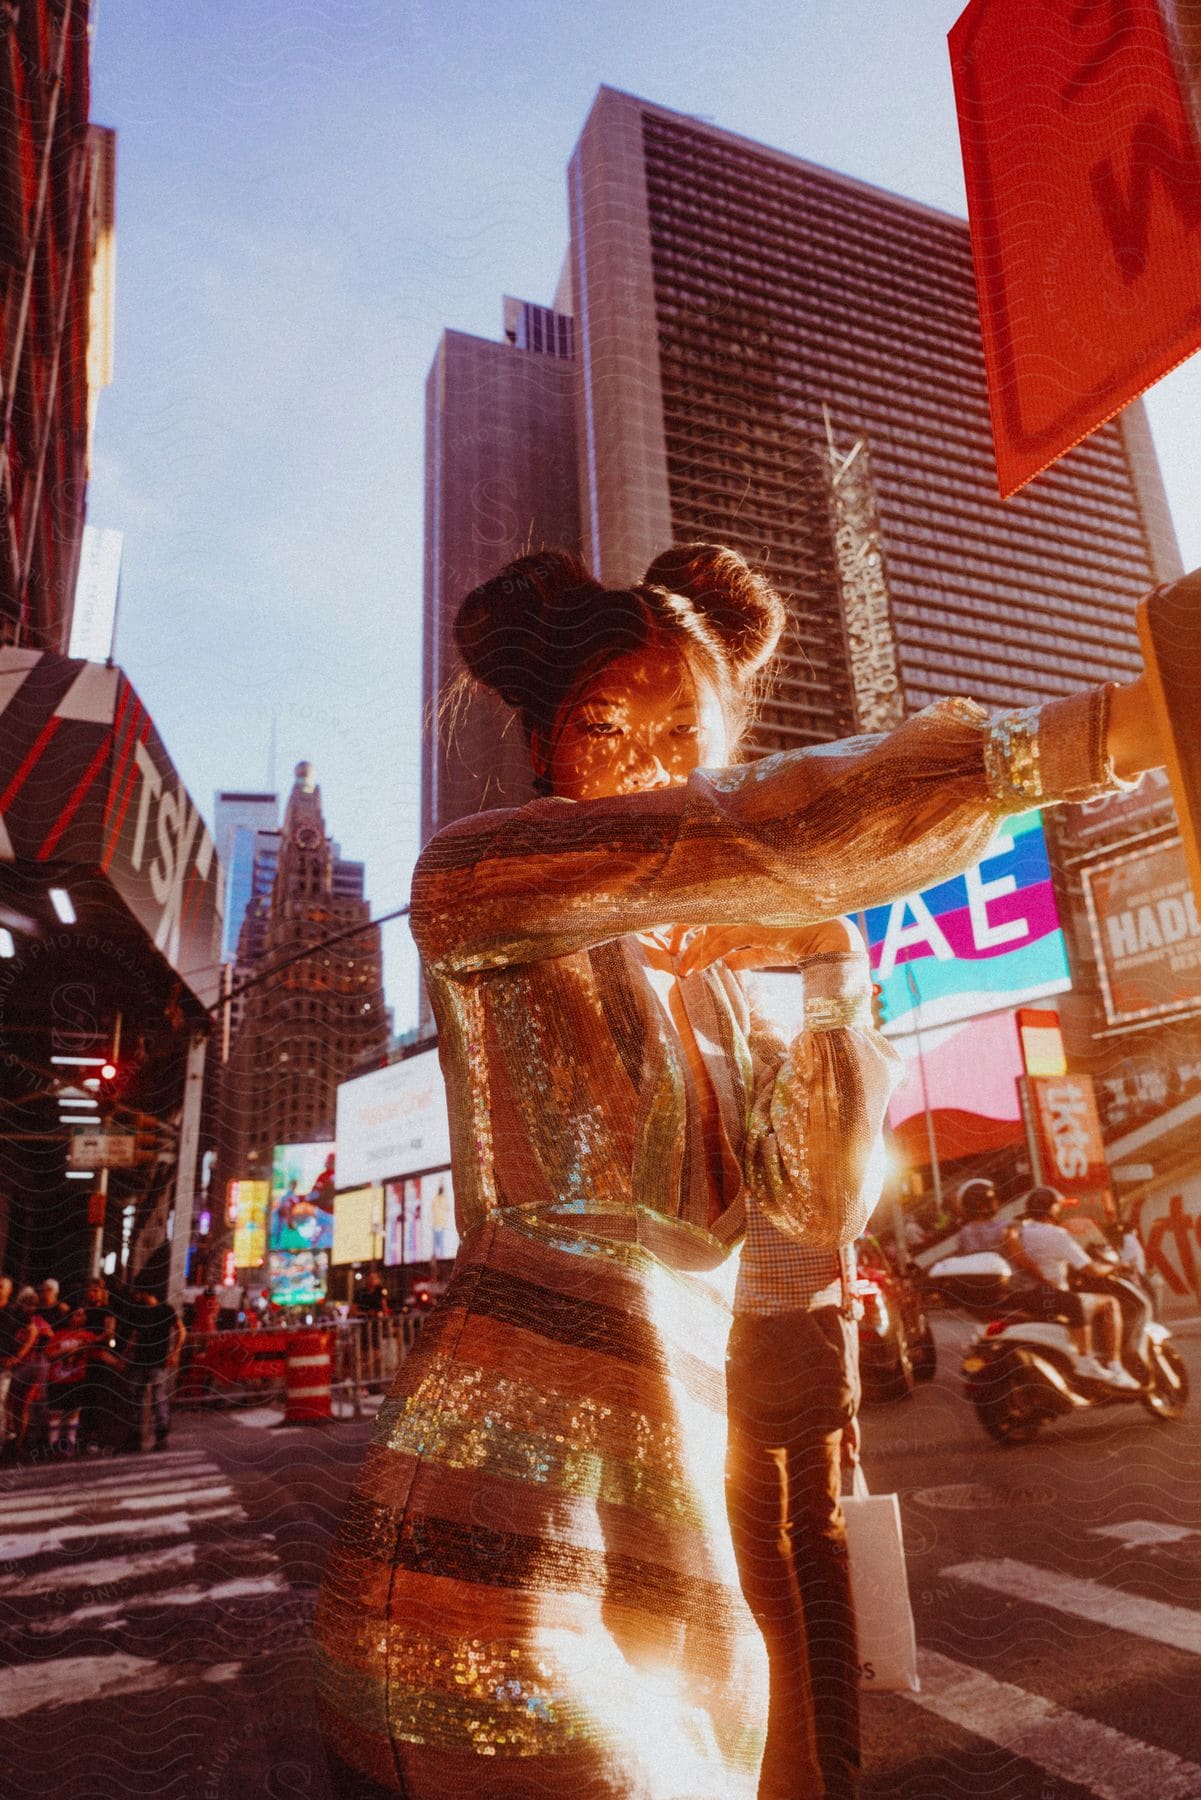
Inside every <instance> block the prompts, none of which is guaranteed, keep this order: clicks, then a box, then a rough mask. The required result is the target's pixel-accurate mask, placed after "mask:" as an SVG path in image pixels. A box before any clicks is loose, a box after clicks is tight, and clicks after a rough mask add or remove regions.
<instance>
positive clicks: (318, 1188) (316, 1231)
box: [268, 1144, 334, 1251]
mask: <svg viewBox="0 0 1201 1800" xmlns="http://www.w3.org/2000/svg"><path fill="white" fill-rule="evenodd" d="M333 1244H334V1146H333V1145H332V1144H277V1145H276V1147H275V1155H274V1157H273V1159H272V1163H271V1224H270V1230H269V1233H268V1247H269V1248H270V1249H271V1250H292V1251H302V1250H310V1251H317V1250H332V1249H333Z"/></svg>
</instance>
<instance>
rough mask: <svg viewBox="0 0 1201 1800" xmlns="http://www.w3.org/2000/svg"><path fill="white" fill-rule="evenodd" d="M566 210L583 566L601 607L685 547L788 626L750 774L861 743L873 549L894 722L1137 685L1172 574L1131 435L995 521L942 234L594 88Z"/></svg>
mask: <svg viewBox="0 0 1201 1800" xmlns="http://www.w3.org/2000/svg"><path fill="white" fill-rule="evenodd" d="M569 190H570V218H571V259H572V276H573V289H574V296H575V315H576V333H575V339H576V354H577V359H578V364H579V389H580V392H581V393H582V394H583V395H585V396H587V400H588V407H587V419H586V427H587V428H586V429H584V430H582V431H581V432H580V434H579V443H580V494H581V509H582V514H583V519H582V524H583V538H584V545H585V550H586V554H587V555H588V558H589V560H590V561H591V563H592V565H593V567H594V568H595V569H596V570H597V572H598V573H599V574H600V575H601V576H602V577H603V578H604V579H605V580H606V581H610V582H620V581H628V580H631V579H634V578H636V577H637V576H638V575H639V574H640V573H641V571H642V570H643V569H644V568H645V567H646V564H647V562H648V560H649V559H650V557H651V556H653V555H655V554H656V553H657V552H658V551H659V550H660V549H662V548H663V547H664V546H665V545H666V544H668V543H671V542H676V541H680V540H683V539H687V538H697V537H700V538H710V539H712V538H717V539H719V540H721V541H723V542H727V543H730V544H733V545H734V546H735V548H737V549H739V550H741V551H743V552H744V553H745V554H746V555H748V556H749V557H751V558H752V559H753V560H756V561H759V562H761V563H764V564H766V566H767V567H768V569H769V570H770V571H771V573H772V575H773V577H774V579H775V581H776V584H777V585H778V586H779V587H780V589H781V590H782V591H783V592H784V593H785V595H786V596H787V597H788V598H789V599H790V601H791V611H792V624H791V630H790V635H789V640H788V642H787V643H786V645H785V653H784V656H783V659H782V663H781V666H780V670H779V675H778V679H777V682H776V685H775V690H774V693H773V695H772V703H771V708H770V711H769V714H768V716H767V719H766V729H765V732H764V734H763V738H762V744H763V747H764V748H768V747H770V748H786V747H788V746H790V745H793V744H801V743H806V742H816V741H820V740H822V739H825V738H830V737H833V736H836V735H838V734H840V733H842V732H843V731H845V730H848V729H853V728H854V727H855V725H856V724H858V723H860V722H861V720H860V719H859V717H858V713H859V711H860V704H859V703H860V702H861V700H862V689H863V683H862V680H859V681H856V680H855V679H854V678H853V677H854V675H855V673H856V671H855V669H854V667H853V664H854V662H855V660H856V659H855V657H854V656H853V655H852V652H853V651H855V650H856V649H858V651H859V653H860V654H859V657H858V660H859V662H860V663H861V664H862V662H863V660H864V645H863V642H862V636H863V631H864V626H865V623H867V621H864V619H863V618H862V611H863V596H861V595H860V596H858V599H859V601H860V606H859V613H860V617H859V618H858V619H856V618H855V617H853V616H849V615H853V613H854V610H855V607H854V602H855V599H856V596H855V595H854V594H853V592H852V591H851V590H852V589H853V588H854V586H855V583H856V577H857V573H858V570H857V563H858V561H859V559H861V557H862V556H863V555H864V554H867V555H868V556H870V555H871V554H872V550H871V548H870V546H871V543H872V541H873V539H874V544H875V551H876V554H877V555H878V558H879V561H880V564H881V566H882V573H883V577H884V581H885V582H886V603H885V606H884V609H883V612H882V614H881V615H880V616H879V617H877V618H876V619H875V620H874V621H870V623H871V631H870V632H869V633H868V637H869V639H870V649H871V652H872V653H873V654H874V655H875V657H876V658H877V659H879V658H881V657H883V658H884V660H885V661H886V662H887V661H891V664H892V667H893V670H894V672H895V677H896V681H897V693H898V714H899V713H900V712H902V711H911V710H916V709H917V708H920V707H922V706H925V705H927V704H929V702H930V701H932V700H934V699H937V698H938V697H939V696H941V695H945V694H947V693H966V694H970V695H971V696H972V697H974V698H975V699H978V700H979V701H981V702H982V703H983V704H985V705H986V706H990V707H1005V706H1012V705H1014V704H1023V703H1028V702H1030V701H1033V700H1040V699H1049V698H1052V697H1053V696H1054V695H1056V694H1063V693H1067V692H1069V691H1070V690H1071V689H1072V688H1074V687H1078V686H1080V685H1081V684H1082V683H1084V682H1089V681H1103V680H1106V679H1121V678H1123V677H1128V676H1129V675H1130V674H1132V673H1133V672H1134V671H1135V669H1136V668H1137V666H1138V661H1139V658H1138V652H1137V645H1136V639H1135V631H1134V621H1133V603H1134V601H1135V600H1136V599H1137V598H1138V596H1139V595H1140V594H1142V593H1144V592H1145V591H1146V590H1147V588H1149V587H1150V586H1152V585H1154V583H1155V581H1156V580H1158V579H1164V578H1167V577H1169V576H1171V575H1174V574H1176V573H1179V568H1180V565H1179V559H1178V554H1177V551H1176V546H1175V540H1174V537H1173V535H1172V532H1171V527H1170V524H1169V523H1168V519H1167V509H1166V503H1165V501H1164V496H1163V491H1162V485H1161V483H1160V481H1159V476H1158V470H1157V467H1156V464H1155V459H1154V454H1153V452H1152V450H1151V448H1150V442H1149V437H1148V433H1147V426H1146V420H1145V415H1144V413H1143V409H1142V407H1141V405H1135V406H1133V407H1131V408H1129V409H1128V410H1127V412H1126V413H1125V414H1124V415H1123V416H1122V418H1121V419H1119V420H1116V421H1114V422H1112V423H1110V424H1108V425H1106V426H1104V427H1102V428H1101V429H1100V430H1099V431H1097V432H1095V433H1094V434H1093V435H1092V436H1091V437H1090V438H1089V439H1088V440H1087V441H1086V442H1085V443H1083V444H1081V445H1080V446H1079V448H1078V449H1076V450H1074V451H1073V452H1072V453H1071V454H1070V455H1069V456H1066V457H1064V458H1062V459H1061V460H1060V461H1059V462H1058V463H1057V464H1056V465H1055V466H1054V467H1053V468H1052V469H1050V470H1048V471H1047V472H1046V473H1045V474H1044V475H1042V476H1040V477H1039V478H1038V480H1036V481H1034V482H1032V483H1031V484H1030V485H1029V486H1028V487H1027V488H1026V489H1025V490H1023V492H1022V493H1021V494H1019V495H1018V496H1016V497H1015V498H1014V499H1012V500H1009V501H1006V502H1002V501H1001V500H1000V499H999V498H998V495H997V486H996V475H995V470H994V464H993V454H992V438H991V432H990V427H989V414H988V400H987V391H986V385H985V376H984V364H983V355H982V350H981V343H980V330H979V321H978V314H977V307H976V295H975V282H974V277H973V272H972V263H971V251H970V243H969V237H968V228H967V225H966V223H965V222H964V221H962V220H960V219H956V218H952V217H949V216H947V215H945V214H943V213H939V212H936V211H934V210H932V209H931V208H928V207H925V206H921V205H918V204H917V203H915V202H913V201H909V200H905V199H901V198H899V197H898V196H896V195H893V194H888V193H885V192H883V191H881V190H880V189H877V188H874V187H871V186H869V185H868V184H866V183H864V182H859V181H854V180H851V179H849V178H848V177H845V176H842V175H838V174H835V173H833V172H832V171H830V170H827V169H822V168H819V167H816V166H815V165H813V164H810V163H806V162H803V161H801V160H800V159H799V158H796V157H792V156H787V155H784V154H783V153H781V152H778V151H774V150H770V149H767V148H765V147H763V146H762V145H758V144H754V143H751V142H748V141H747V140H745V139H742V138H739V137H736V136H735V135H734V134H732V133H730V132H724V131H720V130H717V129H716V128H714V127H711V126H707V125H703V124H700V123H698V122H697V121H695V120H692V119H687V118H683V117H681V116H680V115H678V114H674V113H670V112H667V111H666V110H665V109H663V108H661V107H655V106H650V105H647V104H646V103H645V102H643V101H641V100H638V99H635V98H633V97H632V96H630V95H627V94H620V93H616V92H614V91H612V90H610V89H602V90H601V91H600V93H599V95H598V97H597V99H596V102H595V104H594V106H593V108H592V111H591V114H590V116H589V118H588V121H587V123H586V125H585V127H584V131H583V133H582V135H581V138H580V141H579V144H578V145H577V148H576V151H575V154H574V156H573V158H572V162H571V167H570V171H569ZM858 446H862V448H859V449H858V450H857V447H858ZM853 453H854V454H855V462H853V463H852V464H851V465H850V466H847V459H848V458H849V457H851V456H852V455H853ZM865 456H866V464H867V467H866V470H865V469H864V468H863V466H862V464H863V459H864V457H865ZM844 470H845V475H844V473H843V472H844ZM865 474H866V475H867V479H866V480H865V479H864V476H865ZM844 481H846V482H850V483H852V485H853V486H857V487H858V489H859V492H858V494H857V495H856V496H855V497H854V500H853V502H852V505H851V511H852V512H853V513H854V514H856V515H857V522H854V521H851V522H849V521H848V519H847V517H846V516H845V514H846V510H847V509H846V508H845V507H844V506H842V505H841V504H840V488H841V487H842V485H843V482H844ZM865 546H867V548H866V550H865ZM869 610H870V609H869ZM855 631H858V633H859V634H860V641H859V642H858V643H856V642H855V641H854V639H853V633H854V632H855ZM869 660H870V658H869Z"/></svg>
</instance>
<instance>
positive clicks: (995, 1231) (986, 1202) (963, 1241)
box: [955, 1175, 1016, 1257]
mask: <svg viewBox="0 0 1201 1800" xmlns="http://www.w3.org/2000/svg"><path fill="white" fill-rule="evenodd" d="M955 1200H956V1204H957V1205H958V1207H959V1216H960V1218H961V1219H962V1220H963V1224H962V1225H961V1226H960V1229H959V1236H958V1237H957V1239H956V1240H955V1254H956V1255H957V1256H979V1255H980V1254H981V1252H987V1251H993V1252H995V1253H996V1254H997V1255H999V1256H1005V1257H1008V1255H1009V1248H1010V1246H1011V1245H1012V1242H1013V1239H1014V1237H1015V1236H1016V1228H1015V1227H1014V1226H1013V1225H1008V1224H1006V1223H1005V1222H1004V1221H1003V1220H1001V1219H998V1218H997V1208H998V1207H999V1206H1000V1204H1001V1201H1000V1197H999V1196H998V1194H997V1190H996V1188H995V1187H994V1186H993V1184H992V1182H991V1181H989V1180H988V1179H987V1178H986V1177H984V1176H981V1175H974V1176H973V1177H972V1179H971V1180H970V1181H965V1182H963V1183H962V1185H961V1186H960V1187H959V1188H958V1190H957V1191H956V1194H955Z"/></svg>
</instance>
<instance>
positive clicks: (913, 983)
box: [864, 811, 1072, 1037]
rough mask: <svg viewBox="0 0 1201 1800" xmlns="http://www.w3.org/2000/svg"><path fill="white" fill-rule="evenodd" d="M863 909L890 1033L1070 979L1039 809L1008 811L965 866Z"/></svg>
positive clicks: (984, 1009)
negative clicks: (914, 891) (902, 895)
mask: <svg viewBox="0 0 1201 1800" xmlns="http://www.w3.org/2000/svg"><path fill="white" fill-rule="evenodd" d="M864 918H865V921H866V927H867V939H868V944H869V946H870V949H871V959H872V969H873V973H874V977H875V980H876V982H877V983H878V984H879V987H880V1007H881V1014H882V1017H883V1021H884V1030H885V1032H886V1033H887V1034H888V1035H889V1036H890V1037H891V1036H893V1035H894V1034H899V1033H902V1032H907V1031H912V1030H914V1029H915V1028H916V1027H918V1026H928V1025H943V1024H950V1023H952V1022H953V1021H954V1020H957V1019H970V1018H974V1017H976V1016H977V1015H978V1014H980V1013H990V1012H1000V1011H1002V1010H1003V1009H1006V1008H1008V1007H1012V1006H1022V1005H1025V1004H1026V1003H1027V1002H1028V1001H1031V1000H1037V999H1041V998H1043V997H1044V996H1045V995H1048V994H1062V993H1065V992H1066V991H1067V989H1069V988H1070V987H1071V985H1072V979H1071V974H1070V972H1069V970H1068V958H1067V950H1066V948H1065V946H1064V941H1063V931H1062V930H1061V928H1060V923H1059V913H1058V911H1057V910H1056V906H1055V893H1054V889H1053V887H1052V885H1051V865H1050V863H1049V861H1048V859H1047V842H1046V837H1045V836H1044V833H1043V825H1042V816H1041V814H1040V813H1038V812H1037V811H1034V812H1028V813H1022V814H1021V816H1020V817H1017V818H1013V819H1007V820H1006V821H1005V823H1004V826H1003V828H1002V830H1001V831H999V832H998V833H997V835H996V837H994V839H993V840H992V843H991V844H990V845H989V847H988V849H987V851H986V852H985V854H984V856H983V857H982V858H981V859H980V861H979V862H978V863H977V864H976V865H975V867H974V868H971V869H969V870H968V871H967V873H966V874H964V875H958V876H956V877H955V879H954V880H953V881H943V882H940V883H939V884H938V886H936V887H932V888H927V889H925V891H924V892H922V893H920V894H908V895H906V896H905V898H904V899H901V900H897V901H894V903H893V904H892V905H891V906H873V907H870V908H869V909H868V911H867V913H866V914H865V915H864Z"/></svg>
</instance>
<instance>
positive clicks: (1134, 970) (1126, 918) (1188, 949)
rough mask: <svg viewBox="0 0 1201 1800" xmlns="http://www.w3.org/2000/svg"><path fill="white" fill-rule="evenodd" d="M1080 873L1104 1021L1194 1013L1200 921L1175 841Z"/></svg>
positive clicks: (1199, 993) (1199, 988)
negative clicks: (1105, 1019)
mask: <svg viewBox="0 0 1201 1800" xmlns="http://www.w3.org/2000/svg"><path fill="white" fill-rule="evenodd" d="M1082 874H1083V876H1084V898H1085V903H1086V905H1087V906H1088V917H1089V924H1090V926H1091V927H1092V935H1093V948H1094V950H1095V951H1096V955H1097V965H1098V969H1099V971H1100V976H1101V993H1102V996H1103V998H1104V1001H1105V1016H1106V1018H1107V1020H1108V1021H1109V1023H1110V1024H1111V1025H1124V1024H1127V1023H1132V1022H1133V1021H1134V1020H1137V1019H1160V1018H1167V1017H1169V1016H1170V1015H1172V1014H1176V1013H1192V1012H1197V1011H1198V1010H1201V920H1199V919H1198V917H1197V903H1196V899H1195V898H1194V895H1193V888H1192V883H1191V881H1190V880H1189V872H1188V865H1187V863H1186V861H1185V855H1184V846H1183V845H1182V844H1181V842H1180V839H1179V838H1170V839H1168V841H1167V842H1166V843H1163V844H1157V845H1155V847H1154V848H1153V849H1150V850H1147V849H1142V850H1130V851H1127V852H1126V854H1125V855H1124V856H1116V857H1113V858H1111V859H1110V860H1109V861H1107V862H1099V863H1093V864H1091V865H1090V866H1088V867H1086V868H1085V869H1084V870H1083V871H1082Z"/></svg>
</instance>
